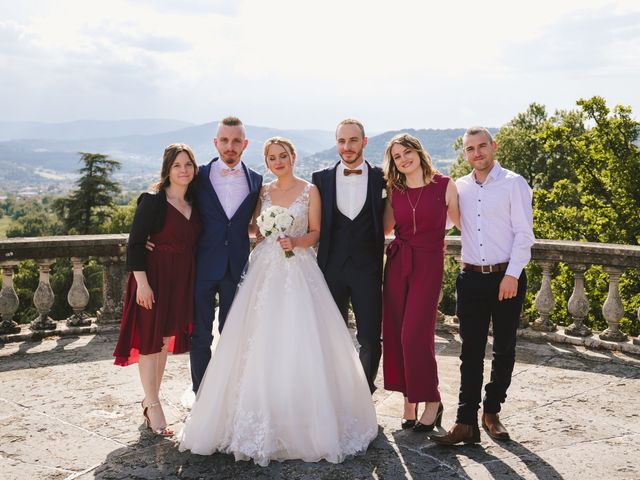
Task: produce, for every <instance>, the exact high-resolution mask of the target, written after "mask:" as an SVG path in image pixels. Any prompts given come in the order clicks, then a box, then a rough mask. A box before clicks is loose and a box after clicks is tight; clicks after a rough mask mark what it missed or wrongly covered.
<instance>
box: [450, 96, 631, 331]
mask: <svg viewBox="0 0 640 480" xmlns="http://www.w3.org/2000/svg"><path fill="white" fill-rule="evenodd" d="M577 106H578V108H577V109H575V110H570V111H559V112H556V113H555V114H554V115H552V116H548V115H547V113H546V109H545V107H544V106H542V105H540V104H535V103H534V104H531V105H530V106H529V108H528V109H527V111H525V112H524V113H521V114H518V115H516V117H514V119H512V120H511V121H510V122H508V123H507V124H505V125H504V126H503V127H502V128H501V129H500V131H499V132H498V133H497V134H496V141H497V143H498V151H497V153H496V158H497V159H498V160H499V161H500V163H501V165H503V166H504V167H506V168H509V169H510V170H514V171H515V172H517V173H519V174H521V175H523V176H524V177H525V178H526V179H527V181H528V182H529V184H530V185H531V186H532V187H533V190H534V197H533V216H534V233H535V235H536V237H537V238H549V239H558V240H576V241H591V242H605V243H620V244H630V245H638V244H639V243H640V222H638V221H637V216H638V212H640V175H638V172H640V152H639V149H638V140H639V137H640V123H639V122H637V121H636V120H634V119H633V116H632V112H631V109H630V108H629V107H625V106H616V107H614V108H613V109H609V108H608V107H607V105H606V102H605V100H604V99H603V98H601V97H593V98H591V99H581V100H578V101H577ZM461 146H462V141H461V139H460V138H459V139H458V140H457V141H456V144H455V148H456V149H457V150H458V151H459V152H460V153H459V155H458V159H457V160H456V162H455V163H454V165H453V167H452V169H451V172H450V173H451V176H452V177H453V178H458V177H460V176H462V175H466V174H467V173H468V172H469V171H470V168H469V167H468V165H467V164H466V161H465V160H464V158H463V156H462V152H461ZM527 274H528V277H529V285H530V288H529V293H528V294H527V301H526V305H525V307H526V312H527V314H528V315H529V316H530V317H532V318H535V317H537V313H536V311H535V308H534V307H533V305H532V302H533V298H534V296H535V292H536V291H537V290H538V289H539V287H540V279H541V273H540V268H539V267H538V266H537V265H535V264H530V265H529V267H527ZM447 282H451V279H450V278H448V279H447ZM607 284H608V279H607V276H606V274H605V273H604V272H603V271H602V268H601V267H599V266H594V267H591V268H590V269H589V270H588V271H587V272H586V274H585V286H586V288H587V291H588V292H589V295H588V297H589V301H590V313H589V317H588V319H587V322H586V323H587V324H588V325H590V326H592V327H594V328H596V329H599V330H602V329H604V328H606V322H605V320H604V318H603V316H602V304H603V303H604V300H605V298H606V296H607ZM552 288H553V291H554V295H555V297H556V299H557V302H556V308H555V310H554V312H553V314H552V318H553V320H554V321H555V322H557V323H559V324H563V325H566V324H569V323H571V321H572V319H571V317H570V315H569V313H568V312H567V310H566V305H567V302H568V299H569V297H570V295H571V293H572V291H573V274H572V273H571V271H570V270H569V268H568V267H567V265H565V264H562V263H560V264H559V265H558V266H557V267H556V271H555V272H554V280H553V284H552ZM444 290H445V295H446V294H447V292H449V290H450V289H448V288H447V285H445V289H444ZM620 292H621V296H622V298H623V304H624V308H625V316H624V318H623V319H622V321H621V323H620V325H621V329H622V330H623V331H625V332H627V333H630V334H632V335H638V334H639V333H640V326H639V325H638V319H637V310H638V307H640V278H639V276H638V272H636V271H633V270H629V271H627V272H625V274H623V276H622V278H621V282H620ZM443 304H447V305H449V304H451V302H448V301H447V299H445V300H444V301H443Z"/></svg>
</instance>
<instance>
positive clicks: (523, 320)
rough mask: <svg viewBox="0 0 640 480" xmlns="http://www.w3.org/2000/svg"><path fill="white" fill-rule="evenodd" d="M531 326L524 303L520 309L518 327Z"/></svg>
mask: <svg viewBox="0 0 640 480" xmlns="http://www.w3.org/2000/svg"><path fill="white" fill-rule="evenodd" d="M528 326H529V319H528V318H527V316H526V315H525V314H524V303H523V304H522V308H521V309H520V324H519V325H518V329H523V328H527V327H528Z"/></svg>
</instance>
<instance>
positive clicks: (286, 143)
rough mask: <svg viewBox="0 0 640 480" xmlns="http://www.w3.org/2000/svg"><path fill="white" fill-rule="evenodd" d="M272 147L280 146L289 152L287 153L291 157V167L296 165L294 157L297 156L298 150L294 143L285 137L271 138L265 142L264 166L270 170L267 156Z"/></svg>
mask: <svg viewBox="0 0 640 480" xmlns="http://www.w3.org/2000/svg"><path fill="white" fill-rule="evenodd" d="M271 145H280V146H281V147H282V148H284V149H285V151H287V153H288V154H289V155H290V156H291V165H293V163H294V159H293V157H294V156H295V155H296V148H295V147H294V146H293V142H291V140H289V139H288V138H284V137H271V138H269V139H267V141H266V142H264V148H263V150H262V154H263V155H264V164H265V165H266V166H267V168H269V165H268V164H267V154H268V153H269V147H270V146H271Z"/></svg>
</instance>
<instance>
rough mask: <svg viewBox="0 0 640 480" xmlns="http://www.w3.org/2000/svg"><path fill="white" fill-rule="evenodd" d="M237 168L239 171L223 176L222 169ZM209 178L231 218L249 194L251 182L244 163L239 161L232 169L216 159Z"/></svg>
mask: <svg viewBox="0 0 640 480" xmlns="http://www.w3.org/2000/svg"><path fill="white" fill-rule="evenodd" d="M223 170H227V171H231V170H236V171H238V172H239V173H237V174H230V175H226V176H223V175H222V173H221V172H222V171H223ZM209 180H211V185H212V186H213V189H214V190H215V192H216V195H217V196H218V199H219V200H220V203H221V204H222V208H223V209H224V213H225V214H226V215H227V218H229V219H231V218H232V217H233V215H234V214H235V213H236V210H238V208H239V207H240V205H241V204H242V202H243V201H244V199H245V198H246V197H247V195H249V183H248V182H247V177H246V175H245V173H244V168H243V167H242V163H238V164H237V165H236V166H235V167H234V168H232V169H230V168H229V167H227V166H226V165H225V163H224V162H223V161H222V160H216V161H215V162H213V163H212V164H211V170H210V171H209Z"/></svg>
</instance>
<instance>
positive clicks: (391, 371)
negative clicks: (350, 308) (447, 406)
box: [382, 134, 460, 431]
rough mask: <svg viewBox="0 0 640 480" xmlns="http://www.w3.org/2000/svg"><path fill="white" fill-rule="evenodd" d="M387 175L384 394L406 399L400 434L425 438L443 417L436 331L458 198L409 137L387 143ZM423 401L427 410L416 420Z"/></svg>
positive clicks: (456, 217)
mask: <svg viewBox="0 0 640 480" xmlns="http://www.w3.org/2000/svg"><path fill="white" fill-rule="evenodd" d="M384 171H385V176H386V179H387V190H388V199H387V205H386V208H385V217H384V227H385V233H389V232H390V231H391V229H393V228H394V227H395V239H394V240H393V241H392V242H391V243H390V244H389V246H388V248H387V261H386V266H385V274H384V289H383V320H382V337H383V344H382V345H383V355H384V362H383V366H384V387H385V389H386V390H391V391H397V392H402V394H403V395H404V400H405V408H404V415H403V420H404V421H403V423H402V428H403V429H406V428H413V429H414V430H415V431H430V430H432V429H433V428H434V426H435V425H436V423H439V421H440V419H441V417H442V403H441V402H440V393H439V391H438V368H437V364H436V356H435V324H436V317H437V312H438V298H439V296H440V289H441V285H442V276H443V271H444V249H445V245H444V237H445V232H446V225H447V220H448V218H447V217H449V220H450V221H451V222H453V223H454V224H456V225H459V219H460V214H459V211H458V193H457V190H456V187H455V183H454V182H453V181H451V179H450V178H449V177H446V176H444V175H440V174H439V173H438V172H437V171H436V170H435V169H434V167H433V165H432V164H431V158H430V157H429V154H428V153H427V152H426V150H424V148H423V147H422V145H421V144H420V141H419V140H418V139H417V138H415V137H413V136H411V135H408V134H401V135H397V136H395V137H394V138H393V139H391V141H390V142H389V144H388V146H387V150H386V152H385V157H384ZM420 402H425V409H424V411H423V413H422V416H421V417H420V420H419V421H418V404H419V403H420Z"/></svg>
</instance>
